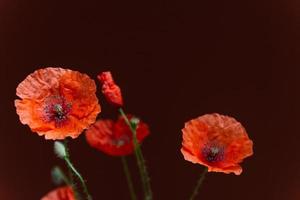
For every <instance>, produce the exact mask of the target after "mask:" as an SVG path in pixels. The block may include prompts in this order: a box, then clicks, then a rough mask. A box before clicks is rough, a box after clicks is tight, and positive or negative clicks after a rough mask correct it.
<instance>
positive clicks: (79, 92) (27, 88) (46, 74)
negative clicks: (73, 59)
mask: <svg viewBox="0 0 300 200" xmlns="http://www.w3.org/2000/svg"><path fill="white" fill-rule="evenodd" d="M17 96H19V97H20V98H21V99H18V100H15V106H16V109H17V114H18V115H19V117H20V121H21V122H22V123H23V124H27V125H28V126H29V127H30V128H31V130H32V131H33V132H37V133H38V134H39V135H44V136H45V138H46V139H65V138H66V137H72V138H76V137H78V136H79V135H80V134H81V133H82V131H83V130H84V129H85V128H87V127H88V126H89V125H90V124H92V123H94V122H95V120H96V117H97V115H98V114H99V112H100V110H101V109H100V105H99V103H98V98H97V97H96V84H95V82H94V81H93V80H92V79H90V78H89V77H88V75H86V74H82V73H80V72H77V71H72V70H69V69H62V68H52V67H49V68H44V69H39V70H36V71H35V72H33V73H32V74H30V75H29V76H27V77H26V79H25V80H24V81H22V82H21V83H20V84H19V85H18V87H17Z"/></svg>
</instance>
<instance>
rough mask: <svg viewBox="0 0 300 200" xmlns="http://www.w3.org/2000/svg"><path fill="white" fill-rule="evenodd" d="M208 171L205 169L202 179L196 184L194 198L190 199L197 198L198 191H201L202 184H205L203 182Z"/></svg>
mask: <svg viewBox="0 0 300 200" xmlns="http://www.w3.org/2000/svg"><path fill="white" fill-rule="evenodd" d="M207 170H208V169H207V167H205V169H204V170H203V172H202V173H201V175H200V178H199V179H198V182H197V184H196V187H195V189H194V191H193V194H192V196H191V197H190V200H194V199H195V197H196V196H197V194H198V191H199V189H200V187H201V185H202V183H203V181H204V179H205V175H206V173H207Z"/></svg>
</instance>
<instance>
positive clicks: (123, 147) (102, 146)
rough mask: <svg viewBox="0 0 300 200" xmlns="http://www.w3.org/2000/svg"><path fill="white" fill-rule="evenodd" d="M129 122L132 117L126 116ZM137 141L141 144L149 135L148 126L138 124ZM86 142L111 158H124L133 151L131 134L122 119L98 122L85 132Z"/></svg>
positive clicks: (141, 123)
mask: <svg viewBox="0 0 300 200" xmlns="http://www.w3.org/2000/svg"><path fill="white" fill-rule="evenodd" d="M128 118H129V120H130V119H132V118H133V117H132V116H128ZM136 134H137V140H138V142H139V143H141V142H142V141H143V140H144V138H145V137H146V136H148V135H149V128H148V125H147V124H145V123H143V122H139V124H138V126H137V129H136ZM86 140H87V142H88V143H89V144H90V146H92V147H94V148H96V149H98V150H100V151H103V152H105V153H107V154H109V155H112V156H124V155H128V154H131V153H132V152H133V150H134V145H133V141H132V132H131V130H130V129H129V127H128V125H127V124H126V122H125V120H124V118H123V117H120V118H119V119H118V120H117V121H116V122H114V121H112V120H98V121H97V122H96V123H95V124H93V125H92V126H90V128H89V129H88V130H87V131H86Z"/></svg>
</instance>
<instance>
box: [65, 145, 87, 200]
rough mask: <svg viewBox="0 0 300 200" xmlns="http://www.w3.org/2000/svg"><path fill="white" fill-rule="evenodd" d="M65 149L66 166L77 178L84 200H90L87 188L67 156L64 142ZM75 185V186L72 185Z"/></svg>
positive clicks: (67, 152)
mask: <svg viewBox="0 0 300 200" xmlns="http://www.w3.org/2000/svg"><path fill="white" fill-rule="evenodd" d="M64 145H65V149H66V156H65V157H64V160H65V162H66V164H67V166H68V168H69V169H70V170H71V171H72V172H73V174H75V176H76V177H77V178H78V180H79V181H80V183H81V185H82V188H83V192H84V193H85V196H86V199H87V200H92V196H91V195H90V193H89V191H88V189H87V186H86V184H85V181H84V179H83V178H82V176H81V174H80V173H79V172H78V171H77V169H76V168H75V167H74V165H73V163H72V162H71V160H70V155H69V151H68V148H67V146H66V142H65V144H64ZM73 185H75V184H73Z"/></svg>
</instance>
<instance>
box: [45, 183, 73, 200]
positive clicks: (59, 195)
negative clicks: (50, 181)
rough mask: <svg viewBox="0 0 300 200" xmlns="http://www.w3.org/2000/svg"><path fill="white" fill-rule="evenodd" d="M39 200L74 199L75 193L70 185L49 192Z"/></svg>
mask: <svg viewBox="0 0 300 200" xmlns="http://www.w3.org/2000/svg"><path fill="white" fill-rule="evenodd" d="M41 200H75V195H74V192H73V190H72V188H71V187H69V186H66V187H61V188H57V189H55V190H53V191H51V192H49V193H48V194H47V195H46V196H44V197H43V198H42V199H41Z"/></svg>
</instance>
